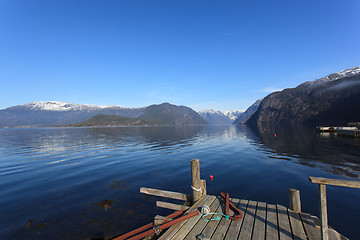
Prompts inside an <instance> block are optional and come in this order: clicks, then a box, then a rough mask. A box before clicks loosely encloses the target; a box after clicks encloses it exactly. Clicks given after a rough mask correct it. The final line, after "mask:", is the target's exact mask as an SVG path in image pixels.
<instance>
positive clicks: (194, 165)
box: [191, 159, 201, 203]
mask: <svg viewBox="0 0 360 240" xmlns="http://www.w3.org/2000/svg"><path fill="white" fill-rule="evenodd" d="M191 183H192V187H191V188H192V190H193V203H195V202H196V201H197V200H199V199H200V198H201V182H200V162H199V159H193V160H191Z"/></svg>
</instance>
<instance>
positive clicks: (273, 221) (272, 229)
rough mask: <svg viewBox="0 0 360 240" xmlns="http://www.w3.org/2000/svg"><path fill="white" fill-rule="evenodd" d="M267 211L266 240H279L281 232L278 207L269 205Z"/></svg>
mask: <svg viewBox="0 0 360 240" xmlns="http://www.w3.org/2000/svg"><path fill="white" fill-rule="evenodd" d="M266 210H267V211H266V240H275V239H276V240H277V239H279V232H278V221H277V215H276V214H277V212H276V206H275V205H272V204H268V205H267V209H266Z"/></svg>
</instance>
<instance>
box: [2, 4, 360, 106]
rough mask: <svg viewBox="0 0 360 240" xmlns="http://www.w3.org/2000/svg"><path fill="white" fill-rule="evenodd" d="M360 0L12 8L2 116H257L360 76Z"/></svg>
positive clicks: (7, 20)
mask: <svg viewBox="0 0 360 240" xmlns="http://www.w3.org/2000/svg"><path fill="white" fill-rule="evenodd" d="M359 12H360V1H358V0H341V1H339V0H336V1H332V0H316V1H314V0H282V1H277V0H273V1H257V0H252V1H250V0H237V1H220V0H219V1H213V0H191V1H190V0H181V1H180V0H31V1H27V0H22V1H20V0H1V1H0V79H1V88H0V89H1V90H0V100H1V101H0V109H4V108H7V107H10V106H13V105H20V104H25V103H28V102H33V101H48V100H56V101H64V102H70V103H84V104H95V105H122V106H126V107H142V106H147V105H151V104H158V103H162V102H170V103H173V104H176V105H186V106H189V107H192V108H193V109H195V110H204V109H211V108H212V109H217V110H235V109H246V108H247V107H248V106H250V105H251V104H252V103H253V102H255V101H256V100H257V99H259V98H262V97H264V96H266V95H267V94H269V93H270V92H271V91H276V90H278V89H283V88H289V87H295V86H297V85H299V84H301V83H302V82H305V81H310V80H315V79H316V78H320V77H323V76H326V75H328V74H330V73H333V72H338V71H340V70H344V69H347V68H351V67H355V66H359V65H360V17H359Z"/></svg>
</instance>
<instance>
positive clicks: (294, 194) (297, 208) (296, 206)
mask: <svg viewBox="0 0 360 240" xmlns="http://www.w3.org/2000/svg"><path fill="white" fill-rule="evenodd" d="M289 208H290V209H291V210H292V211H294V212H296V213H299V212H301V201H300V191H299V190H297V189H294V188H289Z"/></svg>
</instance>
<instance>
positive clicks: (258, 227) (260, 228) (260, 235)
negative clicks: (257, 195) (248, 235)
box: [252, 202, 266, 239]
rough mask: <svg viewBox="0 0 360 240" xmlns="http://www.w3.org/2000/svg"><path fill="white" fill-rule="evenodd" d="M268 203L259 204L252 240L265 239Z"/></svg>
mask: <svg viewBox="0 0 360 240" xmlns="http://www.w3.org/2000/svg"><path fill="white" fill-rule="evenodd" d="M265 224H266V203H265V202H258V204H257V208H256V216H255V223H254V230H253V235H252V239H265Z"/></svg>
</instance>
